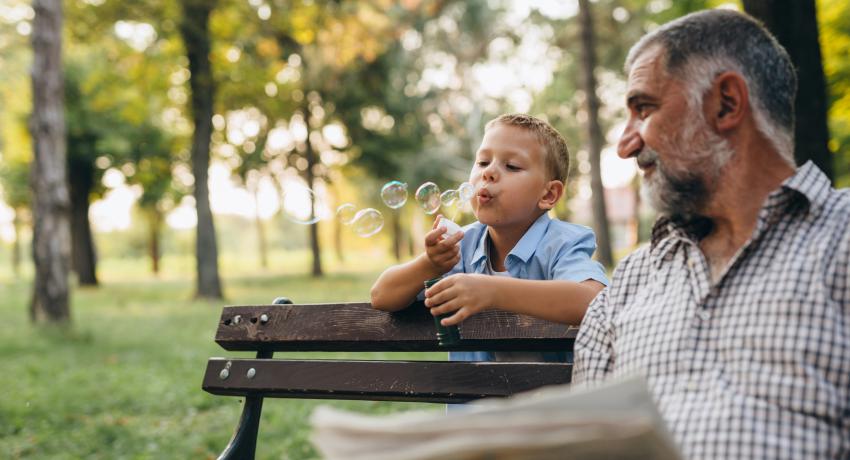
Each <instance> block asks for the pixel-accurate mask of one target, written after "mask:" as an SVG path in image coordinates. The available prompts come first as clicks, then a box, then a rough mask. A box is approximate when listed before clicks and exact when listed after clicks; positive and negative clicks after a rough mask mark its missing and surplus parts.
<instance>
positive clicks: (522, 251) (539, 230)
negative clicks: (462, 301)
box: [471, 212, 552, 269]
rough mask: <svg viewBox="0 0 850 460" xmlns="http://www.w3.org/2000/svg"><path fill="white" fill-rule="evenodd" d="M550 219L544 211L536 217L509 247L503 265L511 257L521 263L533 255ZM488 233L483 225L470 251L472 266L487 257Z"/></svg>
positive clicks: (476, 265)
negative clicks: (515, 242)
mask: <svg viewBox="0 0 850 460" xmlns="http://www.w3.org/2000/svg"><path fill="white" fill-rule="evenodd" d="M551 220H552V218H551V217H549V214H548V213H545V212H544V213H543V214H542V215H541V216H540V217H538V218H537V220H535V221H534V223H533V224H531V227H529V228H528V230H526V231H525V234H524V235H523V236H522V238H520V240H519V241H518V242H517V244H516V246H514V248H513V249H511V252H510V253H508V257H506V258H505V265H506V266H507V265H508V261H509V260H510V259H511V258H513V257H515V258H518V259H520V260H521V261H522V262H523V263H527V262H528V260H529V259H530V258H531V256H532V255H534V251H535V250H536V249H537V247H538V246H539V245H540V241H541V240H542V239H543V235H544V234H546V229H547V228H548V227H549V222H550V221H551ZM488 234H489V229H488V228H487V227H486V226H485V227H484V231H483V232H481V236H480V237H479V240H478V244H476V245H475V252H473V253H472V260H471V262H472V266H473V267H479V266H481V264H482V263H483V262H484V261H485V260H486V259H487V251H486V249H487V238H488V236H487V235H488ZM508 268H509V267H508ZM509 269H510V268H509Z"/></svg>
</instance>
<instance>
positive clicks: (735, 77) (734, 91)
mask: <svg viewBox="0 0 850 460" xmlns="http://www.w3.org/2000/svg"><path fill="white" fill-rule="evenodd" d="M709 94H710V95H709V100H708V101H707V104H706V109H707V111H708V112H707V113H706V120H708V122H709V123H710V124H711V125H713V126H714V127H715V128H716V129H717V131H718V132H721V133H722V132H724V131H729V130H733V129H735V128H737V127H738V126H739V125H740V124H741V122H742V121H743V119H744V116H745V115H746V114H747V112H748V111H749V108H750V93H749V88H748V87H747V81H746V80H745V79H744V77H743V76H742V75H741V74H739V73H738V72H723V73H721V74H720V75H718V76H717V77H715V79H714V83H713V84H712V87H711V92H710V93H709Z"/></svg>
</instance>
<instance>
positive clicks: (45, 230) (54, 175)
mask: <svg viewBox="0 0 850 460" xmlns="http://www.w3.org/2000/svg"><path fill="white" fill-rule="evenodd" d="M33 10H34V11H35V18H34V20H33V28H32V48H33V63H32V98H33V104H32V118H31V119H30V133H31V135H32V142H33V150H34V155H33V163H32V172H31V175H30V182H31V186H32V190H33V194H32V200H33V206H32V209H33V241H32V254H33V262H34V264H35V280H34V283H33V297H32V302H31V303H30V319H31V320H32V321H34V322H43V321H46V322H53V323H68V322H70V319H71V308H70V302H69V300H70V299H69V297H70V294H69V286H68V272H69V269H70V252H71V240H70V231H69V230H70V229H69V225H68V208H69V197H68V184H67V180H68V176H67V174H66V171H67V170H66V169H65V168H66V163H65V161H66V160H65V155H66V152H65V112H64V111H65V109H64V106H63V105H64V98H63V82H62V2H61V0H34V1H33Z"/></svg>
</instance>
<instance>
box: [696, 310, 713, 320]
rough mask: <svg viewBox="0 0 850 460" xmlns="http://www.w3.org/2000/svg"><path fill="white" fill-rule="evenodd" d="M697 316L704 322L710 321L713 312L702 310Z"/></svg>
mask: <svg viewBox="0 0 850 460" xmlns="http://www.w3.org/2000/svg"><path fill="white" fill-rule="evenodd" d="M697 316H698V317H699V319H701V320H703V321H708V320H710V319H711V312H710V311H709V310H706V309H700V310H698V311H697Z"/></svg>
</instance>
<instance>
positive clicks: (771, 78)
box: [573, 10, 850, 459]
mask: <svg viewBox="0 0 850 460" xmlns="http://www.w3.org/2000/svg"><path fill="white" fill-rule="evenodd" d="M626 71H627V73H628V94H627V105H628V110H629V121H628V124H627V125H626V128H625V132H624V133H623V136H622V139H621V140H620V143H619V145H618V153H619V155H620V156H621V157H622V158H635V159H636V161H637V164H638V166H639V167H640V168H641V169H642V170H643V171H644V184H645V190H644V191H645V192H646V193H647V195H648V197H649V200H650V202H651V203H652V205H653V206H654V207H655V208H656V209H657V210H658V212H659V214H660V216H661V217H660V218H659V220H658V221H657V222H656V224H655V227H654V228H653V231H652V241H651V243H650V244H649V245H648V246H645V247H642V248H640V249H638V250H637V251H636V252H635V253H633V254H632V255H630V256H629V257H627V258H626V259H625V260H624V261H623V262H622V263H621V264H620V265H619V267H618V268H617V270H616V272H615V273H614V278H613V281H612V284H611V286H610V287H609V288H608V289H607V290H606V291H603V292H602V293H600V295H599V296H598V297H597V298H596V299H595V300H594V301H593V303H592V304H591V305H590V307H589V309H588V311H587V314H586V316H585V318H584V322H583V323H582V326H581V331H580V333H579V336H578V339H577V341H576V365H575V372H574V377H573V379H574V381H575V382H576V383H579V384H581V383H584V384H593V383H596V382H599V381H602V380H604V379H605V378H607V377H609V376H619V375H624V374H632V373H642V374H643V375H645V376H646V378H647V381H648V383H649V385H650V388H651V389H652V391H653V393H654V396H655V399H656V401H657V403H658V405H659V409H660V411H661V413H662V414H663V416H664V418H665V420H666V422H667V424H668V426H669V428H670V429H671V431H672V433H673V435H674V437H675V439H676V440H677V442H678V443H679V445H680V447H681V448H682V450H683V452H684V453H685V455H686V456H687V457H688V458H716V459H762V458H764V459H768V458H769V459H780V458H787V459H812V458H835V459H838V458H842V459H846V458H850V268H848V265H850V193H847V192H848V191H847V190H843V191H836V190H834V189H832V188H831V187H830V183H829V180H828V179H827V178H826V177H825V176H824V175H823V173H821V171H820V170H818V169H817V167H815V166H814V165H813V164H811V163H807V164H805V165H803V166H802V167H800V168H795V166H794V161H793V152H794V140H793V134H792V133H793V132H794V106H793V101H794V94H795V91H796V76H795V73H794V69H793V67H792V65H791V62H790V60H789V59H788V55H787V54H786V53H785V51H784V50H783V49H782V48H781V47H780V46H779V44H778V43H777V42H776V40H775V39H774V38H773V37H772V36H771V35H770V34H769V33H768V32H767V31H766V30H765V29H764V28H763V27H762V26H761V25H760V24H758V23H757V22H755V21H754V20H752V19H751V18H749V17H748V16H746V15H743V14H740V13H736V12H733V11H728V10H712V11H704V12H699V13H695V14H691V15H688V16H685V17H683V18H680V19H678V20H676V21H673V22H671V23H669V24H666V25H664V26H663V27H661V28H659V29H657V30H655V31H653V32H651V33H650V34H648V35H646V36H645V37H643V38H642V39H641V40H640V41H639V42H638V43H637V44H636V45H635V46H634V47H633V48H632V50H631V52H630V53H629V56H628V59H627V61H626Z"/></svg>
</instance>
